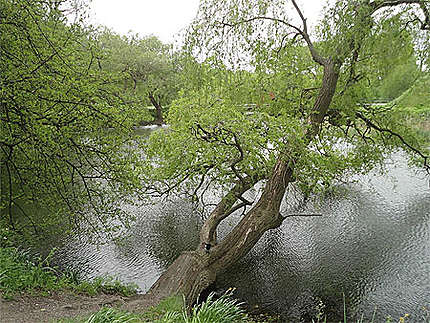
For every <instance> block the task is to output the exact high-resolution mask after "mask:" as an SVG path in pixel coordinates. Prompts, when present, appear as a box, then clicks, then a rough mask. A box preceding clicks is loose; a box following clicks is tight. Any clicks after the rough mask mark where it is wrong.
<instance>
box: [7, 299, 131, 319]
mask: <svg viewBox="0 0 430 323" xmlns="http://www.w3.org/2000/svg"><path fill="white" fill-rule="evenodd" d="M133 299H134V298H126V297H121V296H118V295H106V294H100V295H97V296H85V295H76V294H73V293H70V292H56V293H51V294H50V295H48V296H30V295H21V296H15V298H14V299H13V300H4V299H2V298H1V295H0V322H1V323H45V322H49V323H54V322H58V321H59V320H60V319H66V318H84V317H88V316H89V315H90V314H92V313H94V312H97V311H98V310H99V309H101V308H102V307H103V306H113V307H118V308H122V307H128V309H129V310H130V306H126V305H127V304H129V303H131V302H133Z"/></svg>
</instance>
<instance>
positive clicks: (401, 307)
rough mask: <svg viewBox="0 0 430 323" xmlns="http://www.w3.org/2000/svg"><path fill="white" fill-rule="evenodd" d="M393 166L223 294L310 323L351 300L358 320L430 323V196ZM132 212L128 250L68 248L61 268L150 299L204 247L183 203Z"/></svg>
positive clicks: (295, 221)
mask: <svg viewBox="0 0 430 323" xmlns="http://www.w3.org/2000/svg"><path fill="white" fill-rule="evenodd" d="M389 163H391V164H389V166H388V167H389V170H390V171H389V174H388V176H381V175H379V174H378V173H376V172H375V173H373V174H370V175H368V176H365V177H360V178H358V183H355V184H351V185H349V186H345V187H344V189H343V190H342V191H344V193H343V194H342V195H341V196H330V197H325V198H324V199H323V202H322V203H318V204H315V205H313V206H309V207H308V208H309V210H308V211H311V212H312V211H313V212H319V213H322V214H323V215H324V216H323V217H319V218H303V217H299V218H291V219H288V220H287V221H286V222H285V223H284V225H283V226H282V227H281V228H279V229H277V230H273V231H270V232H268V233H266V234H265V235H264V236H263V238H262V239H261V240H260V241H259V243H258V244H257V245H256V246H255V248H254V249H253V250H252V251H251V252H250V253H249V254H248V255H247V256H246V257H245V258H244V259H242V260H241V261H240V262H239V263H238V264H236V265H235V266H234V268H231V269H230V270H229V271H228V272H227V273H225V274H223V275H222V276H221V277H219V279H218V281H217V284H216V285H217V286H216V287H217V288H219V289H226V288H228V287H236V288H237V294H236V295H237V297H239V298H241V299H242V300H244V301H246V302H247V303H248V304H249V305H250V306H253V305H257V304H258V305H259V306H260V308H262V309H263V310H266V311H270V312H276V313H281V314H282V315H283V316H284V317H296V318H298V317H301V318H302V320H303V321H304V322H307V321H309V317H310V316H312V315H315V313H316V310H314V309H315V308H316V306H317V305H318V304H320V303H322V304H323V305H324V306H325V312H326V313H327V314H328V315H329V317H331V318H333V317H336V318H340V317H342V315H343V299H345V300H346V303H347V308H348V315H349V316H351V317H360V316H361V314H364V317H367V318H370V317H371V316H372V314H373V312H374V310H375V308H376V320H375V321H376V322H379V321H383V318H385V317H386V316H387V315H391V316H392V317H393V318H399V317H400V316H402V315H404V314H405V313H409V314H410V315H411V321H413V322H420V321H422V315H423V314H424V312H423V310H422V307H423V306H426V305H427V306H428V304H429V302H430V249H429V246H430V190H429V186H428V182H427V181H426V180H425V179H424V178H422V176H419V175H417V174H415V173H414V172H413V171H412V170H411V169H409V168H408V167H407V166H406V162H405V160H404V159H403V158H402V156H400V155H395V156H394V157H393V160H391V161H389ZM133 212H134V213H135V214H136V216H137V218H138V219H139V221H138V223H137V224H136V225H135V226H134V227H133V228H132V229H131V230H130V231H129V232H126V233H124V234H125V235H126V239H125V241H124V243H122V244H121V245H116V244H111V245H106V246H102V247H99V249H97V248H96V247H94V246H92V245H90V244H82V243H73V242H69V243H68V246H67V248H63V249H62V251H61V254H60V261H61V262H63V263H66V264H73V265H74V266H75V267H84V266H83V264H85V268H87V270H88V273H89V276H95V275H100V274H104V273H108V274H112V275H115V276H117V277H119V278H120V279H121V280H123V281H127V282H136V283H137V284H138V285H139V286H140V288H141V290H142V291H143V292H144V291H146V290H147V289H148V288H149V287H150V286H151V284H152V283H153V282H154V281H155V280H156V279H157V278H158V276H159V275H160V274H161V272H162V271H163V270H164V269H165V268H166V267H167V266H168V265H169V264H170V263H171V262H172V261H173V260H174V259H175V258H176V257H177V256H178V255H179V254H180V253H181V252H182V251H184V250H189V249H193V248H195V246H196V245H197V243H198V228H199V227H200V225H201V221H200V219H199V216H197V215H196V214H194V213H193V211H192V207H191V205H189V204H188V203H186V202H184V201H176V202H169V203H160V204H158V205H155V206H151V207H146V208H140V209H135V210H133ZM238 217H239V215H238V216H237V218H236V219H234V218H233V219H230V220H229V222H227V223H225V224H223V228H222V229H221V230H222V231H224V232H225V231H227V230H229V227H230V225H231V224H232V223H234V222H235V221H237V219H238ZM221 236H222V233H221ZM356 313H358V314H356Z"/></svg>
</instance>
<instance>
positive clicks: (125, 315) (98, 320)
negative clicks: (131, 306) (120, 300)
mask: <svg viewBox="0 0 430 323" xmlns="http://www.w3.org/2000/svg"><path fill="white" fill-rule="evenodd" d="M84 322H85V323H139V322H143V321H142V320H141V317H140V316H139V315H137V314H133V313H129V312H125V311H121V310H118V309H114V308H106V307H105V308H102V309H101V310H100V311H98V312H96V313H94V314H92V315H91V316H90V317H89V318H88V319H87V320H86V321H84Z"/></svg>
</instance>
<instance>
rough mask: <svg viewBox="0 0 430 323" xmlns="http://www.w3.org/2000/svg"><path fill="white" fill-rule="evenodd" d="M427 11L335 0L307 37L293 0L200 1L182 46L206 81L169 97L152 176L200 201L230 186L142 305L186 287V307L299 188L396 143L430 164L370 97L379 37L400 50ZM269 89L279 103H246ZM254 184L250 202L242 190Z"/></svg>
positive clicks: (325, 181)
mask: <svg viewBox="0 0 430 323" xmlns="http://www.w3.org/2000/svg"><path fill="white" fill-rule="evenodd" d="M290 9H293V12H295V13H296V17H295V18H296V20H297V21H298V22H294V20H293V19H294V17H290V16H289V15H288V14H289V12H291V11H292V10H290ZM429 10H430V9H429V3H428V1H422V0H399V1H398V0H374V1H370V0H364V1H342V0H339V1H336V2H335V3H333V5H331V6H329V7H327V8H326V11H325V16H324V19H323V20H322V22H321V24H320V25H319V26H318V28H317V30H316V34H315V37H311V36H312V35H311V33H310V30H308V24H307V20H306V18H305V16H304V13H303V12H302V11H301V10H300V6H299V4H298V3H297V2H296V1H295V0H291V1H282V0H276V1H259V0H254V1H251V0H250V1H236V0H224V1H219V0H217V1H214V0H203V1H201V5H200V9H199V13H198V16H197V18H196V21H195V22H194V24H193V25H192V27H191V28H190V32H189V34H188V42H187V44H188V46H189V47H188V48H189V51H190V53H192V54H193V55H195V57H198V59H203V60H204V62H203V63H202V65H201V69H200V71H206V72H207V73H205V74H204V75H196V74H195V73H191V74H190V80H191V81H193V77H196V78H198V79H199V82H198V83H200V85H199V86H196V87H195V88H194V89H189V90H188V91H186V92H184V93H183V96H182V98H181V99H179V100H177V101H176V102H174V103H173V104H172V107H171V109H170V112H169V117H168V121H169V124H170V125H171V127H170V129H169V130H168V131H165V132H157V133H154V134H153V135H152V137H151V140H150V142H149V144H148V146H147V148H146V150H145V154H146V157H147V160H146V161H147V164H146V172H145V176H146V177H145V183H147V184H148V186H149V185H150V184H151V188H152V189H153V191H154V193H156V194H161V195H166V194H171V193H172V192H174V191H178V190H179V191H180V190H187V189H188V190H190V194H191V196H194V197H195V198H200V199H201V200H202V201H203V202H204V201H205V192H208V190H210V189H218V191H220V192H222V194H223V195H222V197H220V200H219V201H218V203H217V204H216V206H215V207H214V208H212V209H211V211H210V213H209V215H208V217H207V218H206V220H205V222H204V224H203V226H202V228H201V231H200V244H199V245H198V247H197V248H196V250H193V251H189V252H185V253H183V254H182V255H181V256H180V257H178V258H177V259H176V260H175V261H174V262H173V263H172V264H171V265H170V266H169V268H168V269H167V271H166V272H165V273H164V274H163V275H162V276H161V277H160V278H159V279H158V281H157V282H156V283H155V284H154V285H153V286H152V287H151V289H150V290H149V292H148V293H147V295H146V296H145V301H146V302H149V303H157V302H159V301H160V300H161V299H163V298H165V297H167V296H169V295H172V294H182V295H184V297H185V300H186V302H187V304H191V303H192V302H193V301H194V300H195V299H196V298H197V296H198V295H199V294H200V293H201V292H202V291H203V290H204V289H205V288H207V287H208V286H209V285H210V284H211V283H213V282H214V281H215V280H216V277H217V275H219V274H220V273H221V272H223V271H225V270H227V269H228V268H229V267H230V266H231V265H232V264H234V263H235V262H236V261H237V260H238V259H240V258H241V257H243V256H244V255H245V254H246V253H247V252H248V251H249V250H250V249H251V248H252V247H253V246H254V245H255V244H256V242H257V241H258V240H259V239H260V237H261V236H262V235H263V234H264V233H265V232H266V231H268V230H270V229H273V228H277V227H279V226H280V225H281V224H282V222H283V221H284V220H285V219H287V218H288V217H290V216H293V215H301V214H300V213H299V214H297V210H293V209H287V212H283V214H281V211H280V209H281V204H282V202H283V200H284V197H285V195H286V192H287V190H288V189H290V188H292V186H295V187H299V188H300V189H301V190H302V191H303V192H305V193H307V194H310V193H311V192H315V191H318V189H324V187H327V185H330V183H333V182H334V181H336V180H337V179H340V178H341V177H343V176H345V175H348V174H351V173H364V172H367V171H369V170H370V169H372V168H373V167H374V166H375V165H377V164H379V163H381V162H382V161H383V159H384V156H386V154H388V153H390V152H391V151H393V150H396V149H399V147H400V148H404V149H405V150H407V151H409V152H410V153H411V156H412V157H417V158H418V159H419V160H420V162H421V163H423V165H424V168H425V169H427V171H428V170H429V165H428V156H427V155H426V154H425V149H424V148H423V144H422V142H420V140H419V137H418V136H417V135H416V133H414V131H413V130H411V129H408V128H407V127H406V125H404V124H402V122H401V120H399V114H398V113H397V112H396V110H395V108H392V107H386V108H378V107H375V106H372V105H370V106H369V105H366V104H364V103H363V102H366V101H367V100H368V99H369V98H370V97H371V95H373V93H374V91H373V89H372V88H371V87H372V83H371V82H373V81H374V80H378V79H379V77H380V76H381V73H382V71H381V69H380V68H379V67H381V66H386V65H385V64H386V63H387V61H388V58H390V57H395V56H396V52H395V50H391V49H390V48H386V46H385V45H386V44H387V43H386V40H387V39H386V38H385V37H384V35H386V34H391V35H394V34H393V33H392V32H391V31H392V30H393V29H394V30H395V31H397V35H399V36H398V37H393V38H392V39H390V42H391V44H392V47H393V48H396V46H397V45H399V44H401V42H402V39H401V35H402V32H401V30H402V29H404V28H411V29H414V30H418V29H420V30H422V31H423V32H424V31H425V30H428V29H430V15H429ZM388 20H390V21H391V23H390V24H384V22H385V21H388ZM313 38H316V39H317V40H316V41H314V40H313ZM383 48H385V49H386V52H383V51H381V49H383ZM246 71H248V72H246ZM250 81H251V82H250ZM369 82H370V84H369ZM254 86H255V88H253V87H254ZM267 92H269V93H270V92H273V93H274V94H273V95H268V97H270V96H271V97H272V99H273V100H270V99H268V100H265V102H262V104H261V102H260V104H254V105H252V104H250V103H257V102H255V100H256V98H261V96H262V95H263V96H264V95H265V93H267ZM249 107H254V109H253V110H252V109H251V110H252V111H249ZM154 147H157V148H154ZM259 185H260V187H261V190H260V194H257V197H256V199H255V200H249V197H247V195H246V192H247V191H248V190H249V189H251V188H256V187H258V186H259ZM305 195H306V194H305ZM238 210H242V211H243V216H242V218H241V220H240V222H239V223H238V224H237V225H236V226H235V227H234V228H233V229H232V230H231V232H230V233H229V234H228V235H227V236H225V237H224V238H223V239H222V240H220V241H219V240H218V239H217V227H218V225H219V224H220V223H221V221H223V220H224V219H226V218H227V217H228V216H230V215H231V214H233V213H234V212H235V211H238ZM290 211H291V212H290Z"/></svg>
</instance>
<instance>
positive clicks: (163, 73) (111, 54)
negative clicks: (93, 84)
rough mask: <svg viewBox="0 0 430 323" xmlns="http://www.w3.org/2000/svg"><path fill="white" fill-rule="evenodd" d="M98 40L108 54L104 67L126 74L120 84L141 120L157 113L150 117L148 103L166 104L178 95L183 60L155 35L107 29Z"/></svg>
mask: <svg viewBox="0 0 430 323" xmlns="http://www.w3.org/2000/svg"><path fill="white" fill-rule="evenodd" d="M97 41H98V43H99V45H100V46H101V47H102V48H103V52H104V54H105V57H104V59H103V60H102V61H100V65H101V67H102V68H103V69H104V70H107V71H112V72H117V73H121V75H123V77H124V80H123V82H121V83H119V84H118V86H119V87H120V88H121V90H122V91H125V92H126V93H128V95H129V100H130V102H132V103H133V105H134V107H133V109H134V110H136V112H139V113H140V118H143V119H142V121H143V120H146V121H151V120H150V119H152V118H154V117H157V116H156V115H155V113H153V114H154V115H153V116H152V118H151V115H150V111H152V110H148V109H147V107H148V106H151V107H152V105H155V106H156V105H160V106H162V107H164V108H165V107H166V106H167V105H169V104H170V102H171V101H172V100H173V99H174V98H175V97H176V96H177V93H178V90H179V87H180V84H181V83H180V82H179V73H180V64H178V62H179V61H178V59H177V58H178V57H177V55H176V54H173V53H172V49H171V47H170V46H169V45H165V44H163V43H162V42H161V41H160V40H159V39H158V38H156V37H154V36H148V37H140V36H139V35H137V34H129V35H127V36H120V35H117V34H115V33H113V32H112V31H110V30H107V29H105V30H104V31H102V32H99V34H98V35H97ZM165 111H166V110H165Z"/></svg>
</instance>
